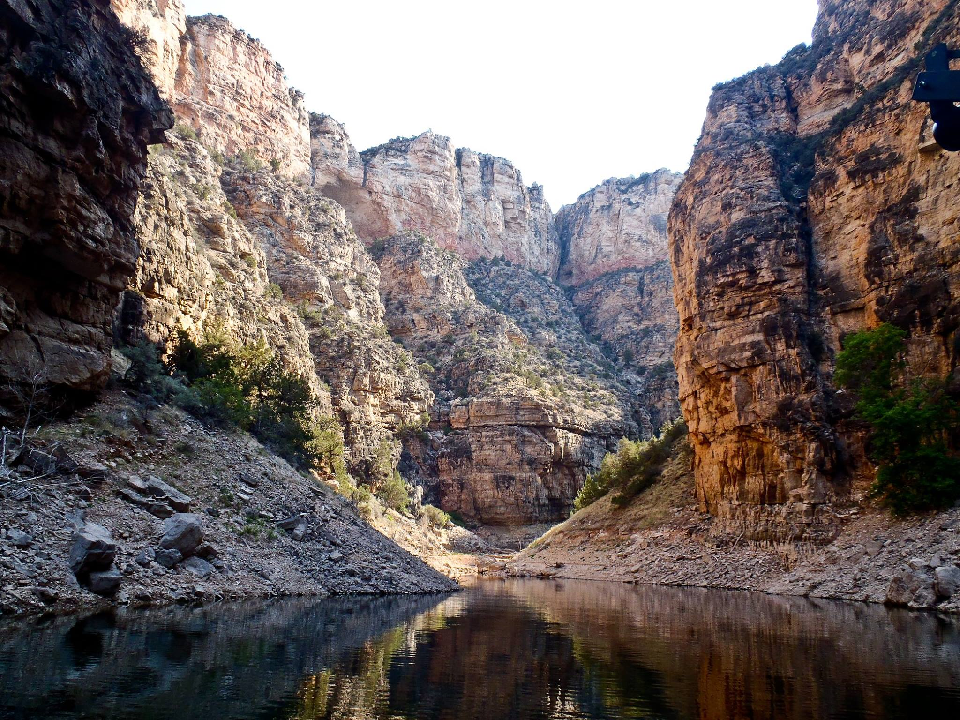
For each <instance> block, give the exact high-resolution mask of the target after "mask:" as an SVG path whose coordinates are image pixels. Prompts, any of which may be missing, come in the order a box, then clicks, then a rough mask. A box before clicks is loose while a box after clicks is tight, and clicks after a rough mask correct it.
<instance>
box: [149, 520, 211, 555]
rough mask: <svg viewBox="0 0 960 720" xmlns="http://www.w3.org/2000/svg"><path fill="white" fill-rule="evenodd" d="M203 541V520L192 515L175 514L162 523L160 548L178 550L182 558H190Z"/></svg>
mask: <svg viewBox="0 0 960 720" xmlns="http://www.w3.org/2000/svg"><path fill="white" fill-rule="evenodd" d="M202 541H203V519H202V518H201V517H200V516H199V515H194V514H193V513H177V514H176V515H174V516H173V517H170V518H167V519H166V520H165V521H164V523H163V537H162V538H160V547H161V548H163V549H164V550H178V551H179V552H180V554H181V555H183V557H190V556H191V555H193V554H194V552H195V551H196V549H197V547H198V546H199V545H200V543H201V542H202Z"/></svg>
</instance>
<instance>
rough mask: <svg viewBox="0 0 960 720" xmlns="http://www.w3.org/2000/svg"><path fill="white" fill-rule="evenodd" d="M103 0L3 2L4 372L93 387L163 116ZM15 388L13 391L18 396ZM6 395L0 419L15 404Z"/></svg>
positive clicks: (104, 364)
mask: <svg viewBox="0 0 960 720" xmlns="http://www.w3.org/2000/svg"><path fill="white" fill-rule="evenodd" d="M134 46H135V42H134V36H133V35H132V33H131V32H130V31H129V30H127V29H126V28H125V27H124V26H123V25H121V24H120V22H119V21H118V19H117V18H116V16H115V15H114V14H113V12H112V10H111V9H110V8H109V7H105V5H104V4H103V3H99V2H98V3H91V4H89V6H88V7H86V8H85V9H83V10H81V9H79V8H78V7H76V6H75V5H74V4H72V3H68V2H61V1H59V0H49V1H39V0H38V1H37V2H31V3H28V4H25V3H19V2H8V1H6V0H5V1H4V2H2V3H0V85H2V86H3V93H2V94H0V195H2V196H3V198H4V199H3V202H2V203H0V379H2V380H3V381H4V383H3V384H4V385H5V386H6V383H7V381H12V382H13V383H14V384H17V383H21V382H30V381H31V379H32V378H40V379H41V380H42V383H43V384H44V385H48V384H49V385H54V386H56V387H57V388H58V395H61V397H62V393H63V392H66V391H86V392H89V391H95V390H98V389H99V388H101V387H102V386H103V384H104V383H105V382H106V380H107V377H108V376H109V368H110V345H111V342H110V326H111V320H112V317H113V308H114V307H115V306H116V304H117V301H118V299H119V295H120V291H121V290H122V289H123V288H124V286H125V285H126V283H127V280H128V278H129V277H130V276H131V275H132V274H133V271H134V266H135V262H136V256H137V244H136V241H135V239H134V236H133V233H132V232H131V231H132V219H133V213H134V204H135V202H136V193H137V187H138V185H139V182H140V179H141V178H142V176H143V173H144V169H145V165H146V155H147V144H148V143H151V142H158V141H160V140H162V138H163V131H164V129H166V128H167V127H169V126H170V124H171V118H170V114H169V111H168V110H167V109H166V108H165V107H164V106H163V104H162V102H161V100H160V98H159V96H158V94H157V91H156V89H155V88H154V86H153V84H152V83H151V82H150V77H149V75H148V74H147V73H146V72H145V71H144V69H143V67H142V66H141V64H140V62H139V60H138V59H137V56H136V54H135V52H134ZM14 394H16V393H14ZM16 404H17V403H16V398H15V397H9V396H6V397H0V415H5V414H6V413H7V410H10V411H15V410H16V407H14V406H15V405H16Z"/></svg>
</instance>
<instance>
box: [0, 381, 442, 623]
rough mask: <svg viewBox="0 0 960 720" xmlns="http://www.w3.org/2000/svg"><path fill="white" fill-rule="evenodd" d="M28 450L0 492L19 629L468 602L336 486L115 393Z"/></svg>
mask: <svg viewBox="0 0 960 720" xmlns="http://www.w3.org/2000/svg"><path fill="white" fill-rule="evenodd" d="M29 447H30V448H31V449H30V450H29V451H28V452H26V453H22V454H21V456H20V457H19V458H17V459H16V460H14V461H13V463H12V465H13V467H12V469H11V470H8V471H7V474H6V477H5V478H4V479H3V480H0V492H2V495H3V501H2V502H0V612H2V614H4V615H6V614H17V613H23V612H49V611H53V612H66V611H72V610H76V609H80V608H84V607H90V606H96V605H100V604H108V603H115V604H120V605H129V606H147V605H161V604H169V603H204V602H211V601H215V600H227V599H241V598H251V597H278V596H287V595H328V594H335V595H339V594H355V593H362V594H380V593H436V592H449V591H451V590H455V589H457V587H458V586H457V584H456V582H454V581H453V580H451V579H449V578H447V577H445V576H444V575H441V574H440V573H439V572H437V571H436V570H434V569H432V568H431V567H429V566H428V565H427V564H426V563H425V562H423V561H422V560H421V559H420V558H418V557H416V556H414V555H413V554H411V553H410V552H408V551H407V550H404V549H402V548H400V547H399V546H398V545H397V544H395V543H394V542H393V541H391V540H390V539H388V538H387V537H385V536H384V535H383V534H381V533H380V532H378V531H377V530H375V529H374V528H373V527H371V525H370V524H368V522H367V521H366V520H364V519H363V518H361V517H360V516H359V515H358V514H357V512H356V509H355V508H354V506H353V505H351V504H350V503H348V502H347V501H346V500H344V499H343V498H342V497H340V496H339V495H337V494H336V493H335V492H334V491H333V490H332V489H330V488H329V487H328V486H327V485H326V484H324V483H323V482H319V481H318V480H317V479H315V478H312V477H307V476H306V475H303V474H300V473H298V472H296V471H295V470H293V469H292V468H291V467H290V466H289V465H287V463H286V462H284V461H283V460H280V459H279V458H277V457H276V456H274V455H272V454H271V453H270V452H269V451H267V450H266V449H265V448H263V446H261V445H260V444H259V443H258V442H256V441H255V440H254V439H252V438H250V437H249V436H247V435H243V434H236V433H228V432H223V431H218V430H213V429H210V428H206V427H204V426H202V425H201V424H199V423H198V422H196V421H195V420H194V419H192V418H190V417H188V416H185V415H183V414H182V413H180V412H179V411H176V410H173V409H171V408H167V407H156V408H153V409H148V408H144V407H143V406H142V405H139V404H137V403H135V402H133V401H132V400H131V399H130V398H128V397H126V396H125V395H123V394H122V393H119V392H111V393H108V394H107V395H106V396H105V397H104V399H103V400H102V401H101V402H100V403H98V404H97V405H95V406H93V407H92V408H90V409H89V410H87V411H85V412H83V413H81V414H80V415H78V416H76V417H75V418H73V419H71V420H70V421H69V422H66V423H61V424H54V425H52V426H49V427H48V428H46V429H44V430H42V431H41V432H40V433H39V434H38V436H37V437H36V439H35V440H34V441H33V442H31V443H30V446H29ZM379 521H380V522H381V523H383V524H386V525H389V524H391V519H389V518H385V517H384V516H381V517H380V518H379ZM401 522H405V523H407V529H406V532H404V533H403V534H404V535H406V536H408V537H411V538H412V537H414V536H417V535H419V536H420V537H419V540H418V542H420V543H421V544H425V543H426V540H425V539H424V537H425V535H427V534H428V533H427V530H426V529H425V528H424V527H421V526H417V525H416V523H415V522H414V521H413V520H412V519H405V520H400V519H399V518H397V519H393V520H392V524H399V523H401ZM417 527H419V528H420V529H419V530H416V528H417ZM437 532H439V531H437ZM435 534H436V533H435ZM434 546H435V547H436V548H437V549H438V551H439V548H440V547H442V543H441V541H440V540H434Z"/></svg>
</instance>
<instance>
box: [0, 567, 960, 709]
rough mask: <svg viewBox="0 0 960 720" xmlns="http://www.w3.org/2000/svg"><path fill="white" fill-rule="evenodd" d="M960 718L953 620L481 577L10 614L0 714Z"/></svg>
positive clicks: (741, 596) (762, 598)
mask: <svg viewBox="0 0 960 720" xmlns="http://www.w3.org/2000/svg"><path fill="white" fill-rule="evenodd" d="M44 717H54V718H176V719H177V720H190V719H193V718H198V719H200V720H215V719H219V718H258V719H267V718H285V719H286V718H289V719H298V720H300V719H302V720H306V719H308V718H309V719H311V720H312V719H314V718H345V719H346V718H349V719H351V720H352V719H360V718H378V719H379V718H383V719H387V718H391V719H393V718H443V719H448V718H449V719H450V720H454V719H456V720H470V719H473V718H478V719H479V718H483V719H489V720H512V719H517V720H527V719H530V718H570V719H574V718H698V719H699V720H712V719H716V720H720V719H721V718H778V719H790V718H844V719H847V718H931V720H933V719H939V718H951V719H952V718H960V621H958V620H956V619H953V620H951V619H946V618H944V617H938V616H937V615H935V614H931V613H913V612H907V611H902V610H889V609H886V608H883V607H877V606H868V605H859V604H851V603H838V602H826V601H813V600H805V599H802V598H788V597H772V596H766V595H757V594H751V593H734V592H721V591H709V590H698V589H673V588H652V587H632V586H624V585H618V584H608V583H587V582H574V581H553V580H511V581H484V582H480V583H478V584H476V585H475V586H474V587H471V588H469V589H467V590H465V591H464V592H461V593H457V594H455V595H448V596H443V597H426V598H425V597H414V598H346V599H344V598H341V599H333V600H322V601H318V600H310V601H304V600H284V601H276V602H268V603H264V602H258V603H248V604H237V605H220V606H211V607H206V608H167V609H161V610H150V611H118V612H113V613H106V614H99V615H92V616H86V617H82V618H78V617H72V618H54V619H49V620H46V621H40V622H31V623H29V624H25V623H23V622H20V623H16V624H12V623H9V622H8V623H5V624H0V718H44Z"/></svg>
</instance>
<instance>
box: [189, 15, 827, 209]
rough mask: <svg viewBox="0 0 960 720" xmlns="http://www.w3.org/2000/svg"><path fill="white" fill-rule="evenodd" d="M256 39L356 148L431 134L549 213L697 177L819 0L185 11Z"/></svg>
mask: <svg viewBox="0 0 960 720" xmlns="http://www.w3.org/2000/svg"><path fill="white" fill-rule="evenodd" d="M186 6H187V12H188V13H189V14H191V15H202V14H204V13H208V12H211V13H217V14H220V15H225V16H226V17H228V18H229V19H230V20H231V21H232V22H233V24H234V25H236V26H238V27H240V28H241V29H243V30H246V31H247V32H248V33H250V34H251V35H253V36H254V37H257V38H260V40H262V41H263V43H264V44H265V45H266V47H267V48H268V49H269V50H270V51H271V52H272V54H273V56H274V58H275V59H276V60H277V61H278V62H279V63H280V64H281V65H282V66H283V67H284V69H285V70H286V72H287V77H288V79H289V81H290V83H291V84H292V85H293V86H294V87H297V88H299V89H300V90H302V91H303V92H304V93H305V94H306V101H307V107H308V108H309V109H310V110H313V111H315V112H323V113H327V114H328V115H332V116H333V117H335V118H336V119H337V120H339V121H340V122H342V123H344V124H345V125H346V128H347V132H349V133H350V137H351V139H352V140H353V143H354V145H355V146H356V147H357V149H359V150H363V149H365V148H367V147H372V146H374V145H379V144H380V143H382V142H385V141H387V140H389V139H390V138H393V137H396V136H398V135H403V136H409V135H417V134H419V133H421V132H423V131H424V130H427V129H428V128H429V129H432V130H433V131H434V132H437V133H440V134H443V135H449V136H450V137H451V139H452V140H453V142H454V144H455V145H456V146H457V147H469V148H472V149H473V150H476V151H478V152H485V153H490V154H493V155H499V156H501V157H505V158H508V159H510V160H511V161H512V162H513V163H514V164H515V165H516V166H517V167H518V168H519V169H520V171H521V172H522V173H523V178H524V182H525V183H527V184H530V183H532V182H538V183H540V184H541V185H543V186H544V190H545V192H546V195H547V199H548V200H549V201H550V204H551V206H552V207H553V209H554V210H556V209H558V208H559V207H560V205H562V204H564V203H569V202H572V201H574V200H575V199H576V198H577V196H578V195H580V194H581V193H583V192H585V191H587V190H589V189H590V188H591V187H593V186H594V185H597V184H598V183H600V182H602V181H603V180H605V179H606V178H609V177H625V176H627V175H638V174H640V173H643V172H648V171H651V170H656V169H657V168H660V167H668V168H671V169H673V170H677V171H683V170H685V169H686V168H687V165H688V163H689V161H690V156H691V154H692V152H693V146H694V144H695V143H696V140H697V137H698V136H699V134H700V128H701V126H702V124H703V118H704V111H705V109H706V105H707V100H708V99H709V96H710V88H711V87H712V86H713V85H714V84H716V83H717V82H721V81H724V80H729V79H731V78H734V77H737V76H739V75H742V74H744V73H746V72H748V71H750V70H752V69H753V68H755V67H758V66H760V65H764V64H766V63H770V64H773V63H776V62H777V61H779V59H780V58H781V57H782V56H783V54H784V53H786V52H787V51H788V50H789V49H790V48H792V47H794V46H795V45H797V44H799V43H804V42H805V43H809V42H810V33H811V30H812V28H813V23H814V21H815V19H816V12H817V5H816V0H656V1H651V0H580V1H579V2H573V1H570V0H554V1H552V2H548V1H545V0H474V1H472V2H465V1H464V0H402V1H401V0H362V1H361V0H331V1H329V2H305V1H304V0H269V2H264V0H186Z"/></svg>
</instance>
